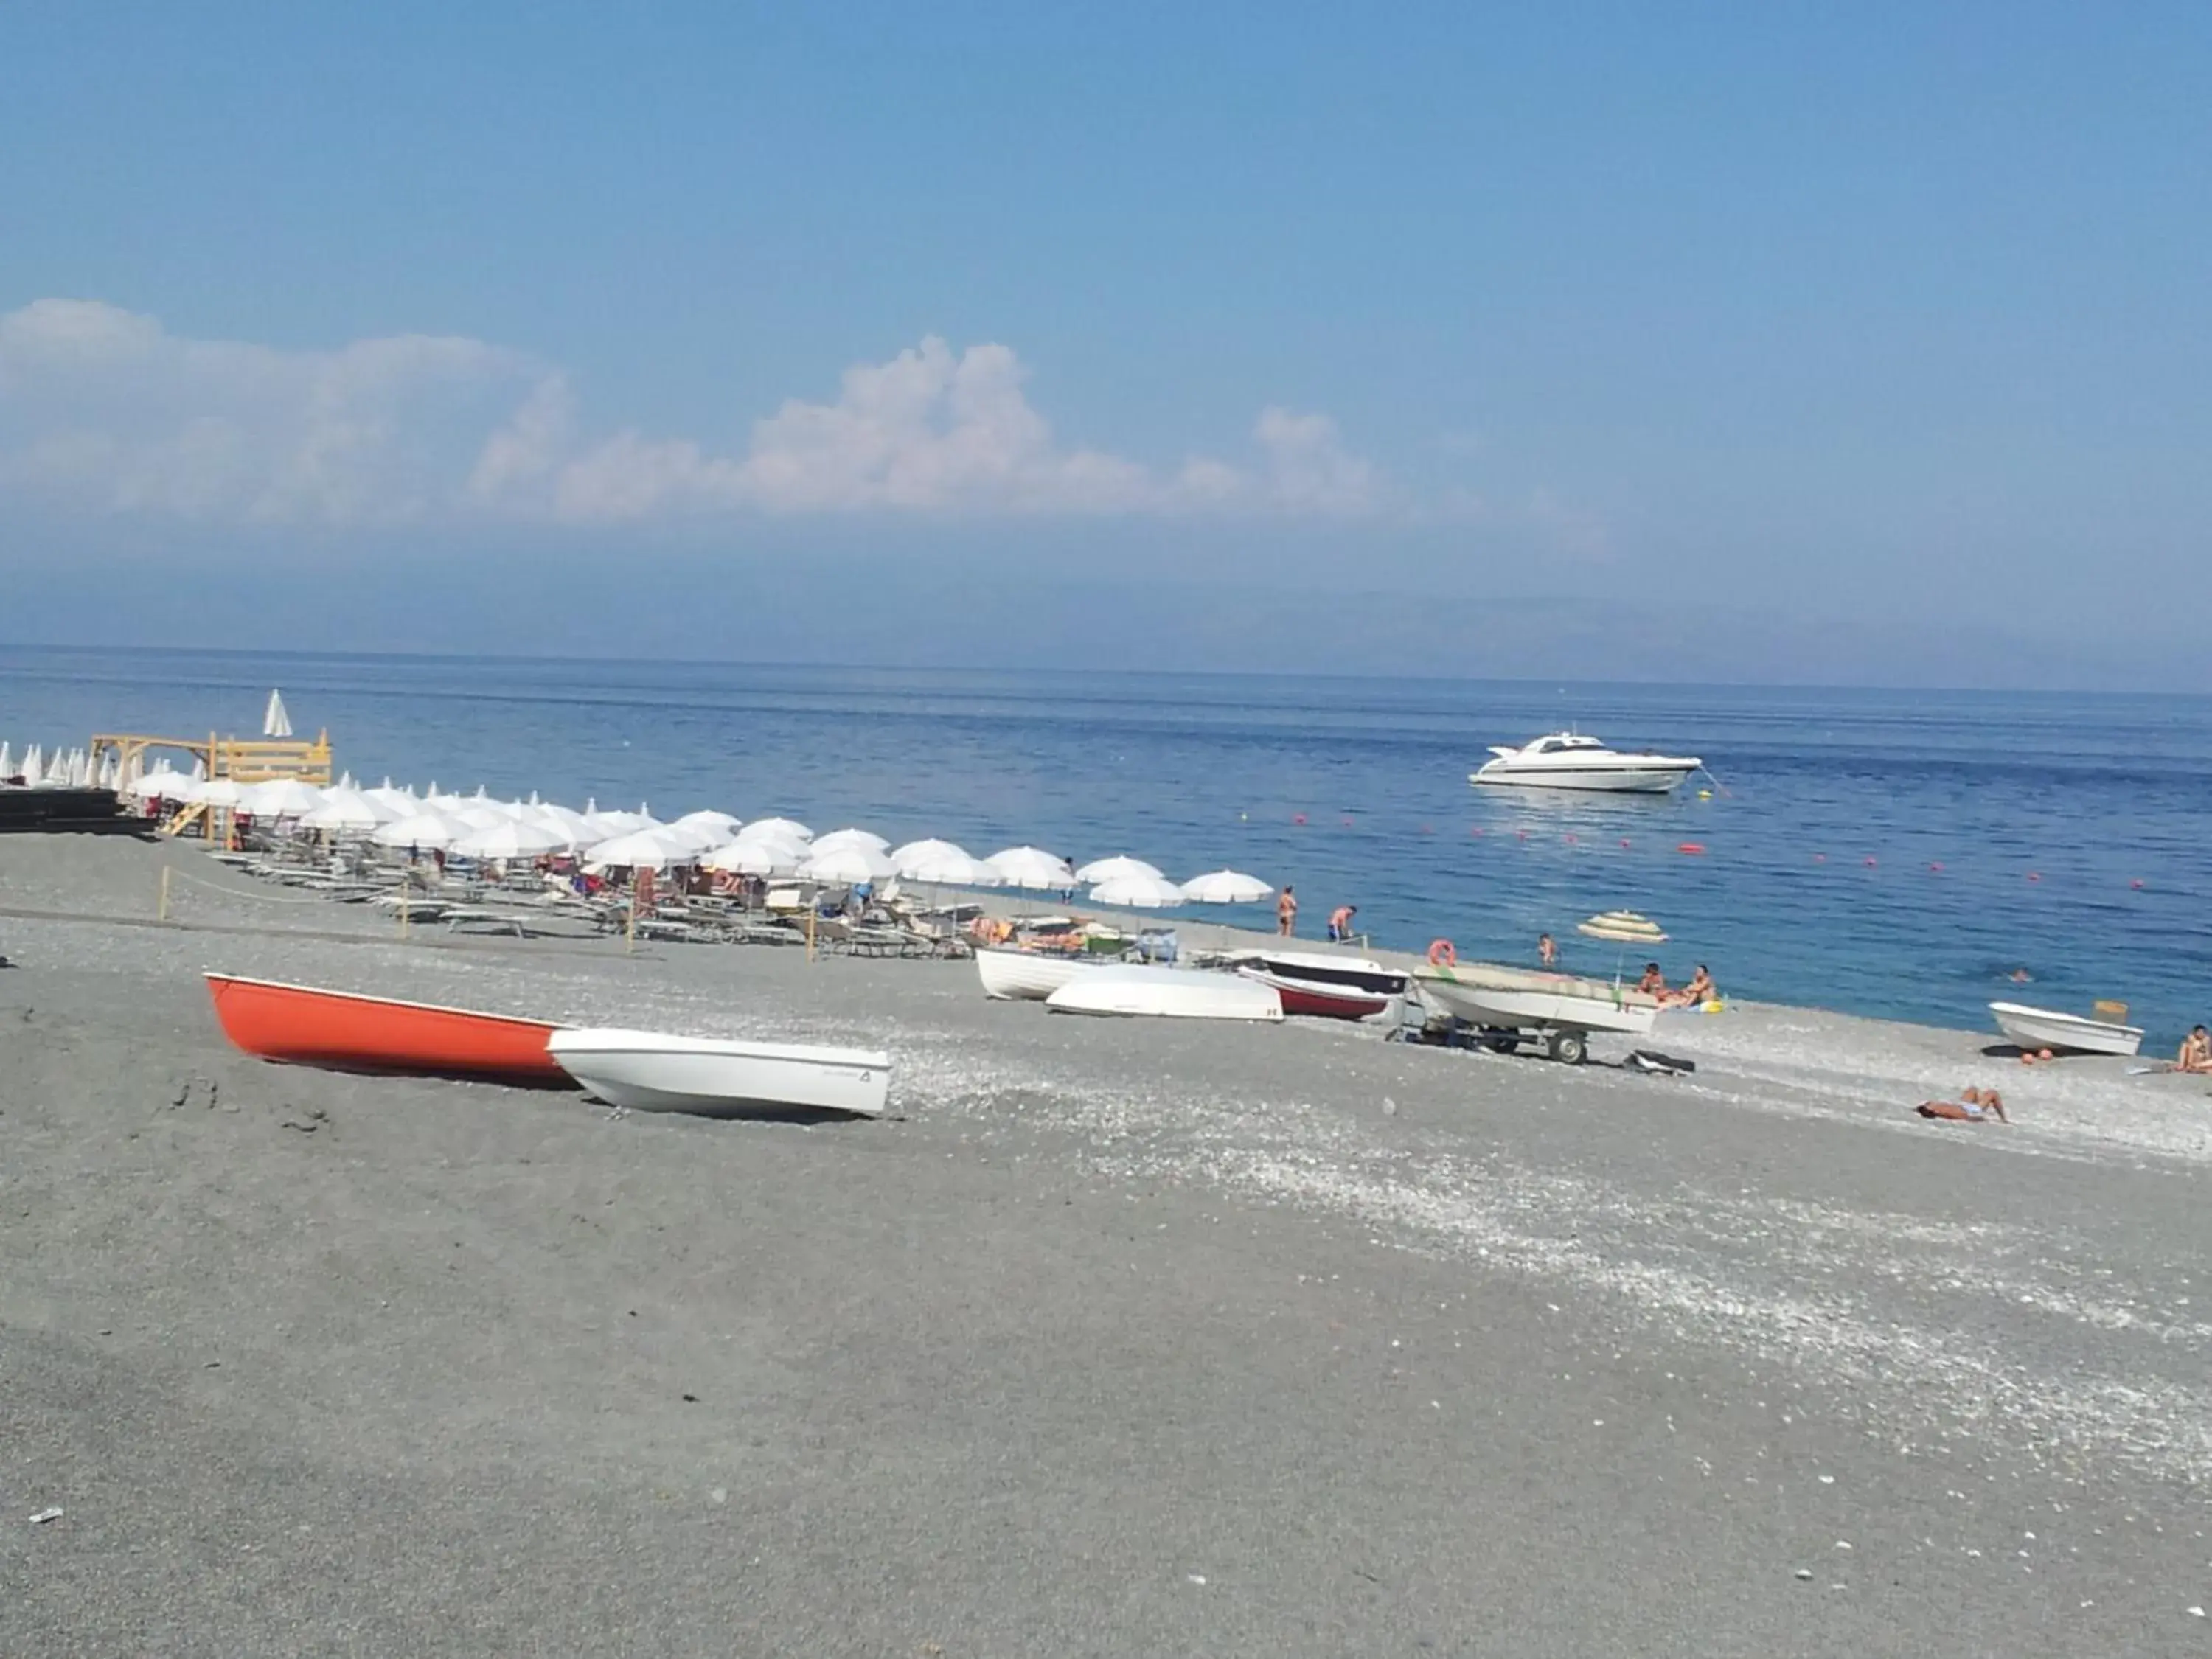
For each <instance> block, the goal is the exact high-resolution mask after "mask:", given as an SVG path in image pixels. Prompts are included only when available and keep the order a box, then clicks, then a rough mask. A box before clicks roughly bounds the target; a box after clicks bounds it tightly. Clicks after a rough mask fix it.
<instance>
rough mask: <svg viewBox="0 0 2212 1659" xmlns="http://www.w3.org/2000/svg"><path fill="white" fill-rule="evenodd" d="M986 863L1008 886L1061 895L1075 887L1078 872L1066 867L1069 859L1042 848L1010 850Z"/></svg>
mask: <svg viewBox="0 0 2212 1659" xmlns="http://www.w3.org/2000/svg"><path fill="white" fill-rule="evenodd" d="M983 862H984V863H986V864H987V865H989V866H991V867H992V868H993V869H994V870H996V871H997V872H999V877H1000V880H1002V881H1004V882H1005V883H1006V885H1007V886H1009V887H1026V888H1029V889H1031V890H1036V891H1043V892H1060V891H1064V890H1066V889H1068V888H1071V887H1073V886H1074V885H1075V872H1074V871H1073V870H1071V869H1069V868H1068V867H1067V860H1066V859H1063V858H1060V857H1057V856H1055V855H1054V854H1050V853H1048V852H1046V851H1045V850H1044V848H1042V847H1009V848H1005V849H1003V850H1002V851H1000V852H996V853H994V854H991V856H990V857H988V858H987V859H985V860H983Z"/></svg>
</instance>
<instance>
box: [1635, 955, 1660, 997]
mask: <svg viewBox="0 0 2212 1659" xmlns="http://www.w3.org/2000/svg"><path fill="white" fill-rule="evenodd" d="M1636 988H1637V989H1638V990H1639V991H1641V992H1643V993H1644V994H1645V995H1646V996H1654V997H1657V998H1658V999H1659V1000H1661V1001H1662V1002H1664V1001H1665V1000H1667V975H1664V974H1662V973H1661V972H1660V971H1659V964H1658V963H1656V962H1647V963H1644V977H1643V978H1642V979H1639V980H1638V981H1636Z"/></svg>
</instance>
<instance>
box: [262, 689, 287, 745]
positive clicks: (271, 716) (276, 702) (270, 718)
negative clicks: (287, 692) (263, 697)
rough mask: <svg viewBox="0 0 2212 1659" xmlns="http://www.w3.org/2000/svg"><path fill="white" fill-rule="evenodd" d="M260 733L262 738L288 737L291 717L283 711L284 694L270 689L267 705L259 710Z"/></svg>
mask: <svg viewBox="0 0 2212 1659" xmlns="http://www.w3.org/2000/svg"><path fill="white" fill-rule="evenodd" d="M261 735H262V736H263V737H264V738H289V737H290V736H291V735H292V717H291V716H290V715H289V714H286V713H285V712H284V694H283V692H281V691H271V692H270V694H269V707H268V708H264V709H263V710H262V711H261Z"/></svg>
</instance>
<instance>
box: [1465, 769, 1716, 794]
mask: <svg viewBox="0 0 2212 1659" xmlns="http://www.w3.org/2000/svg"><path fill="white" fill-rule="evenodd" d="M1697 769H1698V763H1696V762H1695V761H1690V762H1687V763H1684V764H1682V765H1679V766H1621V767H1604V766H1592V767H1569V766H1518V765H1515V764H1513V763H1510V762H1504V761H1492V762H1491V763H1490V764H1489V765H1487V766H1485V767H1483V768H1482V769H1480V770H1479V771H1475V772H1470V773H1469V774H1468V782H1470V783H1480V784H1486V785H1491V784H1505V785H1510V786H1511V787H1514V788H1516V789H1580V790H1584V791H1590V792H1595V793H1602V794H1613V795H1667V794H1672V793H1674V791H1675V790H1676V789H1678V788H1680V787H1681V783H1682V780H1683V779H1685V778H1686V777H1688V776H1689V775H1690V774H1691V773H1692V772H1694V771H1696V770H1697Z"/></svg>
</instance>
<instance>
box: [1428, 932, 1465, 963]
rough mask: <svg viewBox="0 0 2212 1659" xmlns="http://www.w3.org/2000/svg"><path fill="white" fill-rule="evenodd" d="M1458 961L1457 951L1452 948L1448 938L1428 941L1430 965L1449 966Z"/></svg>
mask: <svg viewBox="0 0 2212 1659" xmlns="http://www.w3.org/2000/svg"><path fill="white" fill-rule="evenodd" d="M1458 962H1459V952H1458V951H1455V950H1454V949H1452V942H1451V941H1450V940H1449V939H1431V940H1430V941H1429V966H1430V967H1431V968H1450V967H1455V966H1456V965H1457V964H1458Z"/></svg>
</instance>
